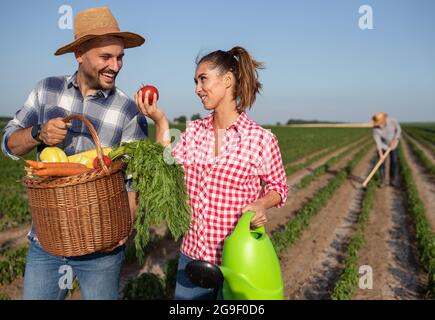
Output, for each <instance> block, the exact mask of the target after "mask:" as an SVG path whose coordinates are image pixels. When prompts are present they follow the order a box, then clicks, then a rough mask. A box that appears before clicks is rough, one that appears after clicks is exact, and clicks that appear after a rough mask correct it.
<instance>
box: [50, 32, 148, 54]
mask: <svg viewBox="0 0 435 320" xmlns="http://www.w3.org/2000/svg"><path fill="white" fill-rule="evenodd" d="M102 36H115V37H120V38H122V39H123V41H124V48H125V49H128V48H134V47H139V46H141V45H142V44H144V42H145V39H144V38H143V37H142V36H140V35H138V34H136V33H133V32H109V33H104V34H87V35H85V36H83V37H81V38H79V39H76V40H75V41H73V42H71V43H69V44H67V45H66V46H63V47H61V48H59V49H57V51H56V52H55V53H54V55H55V56H60V55H62V54H65V53H69V52H74V49H75V48H76V47H77V46H78V45H80V44H82V43H84V42H86V41H88V40H91V39H93V38H97V37H102Z"/></svg>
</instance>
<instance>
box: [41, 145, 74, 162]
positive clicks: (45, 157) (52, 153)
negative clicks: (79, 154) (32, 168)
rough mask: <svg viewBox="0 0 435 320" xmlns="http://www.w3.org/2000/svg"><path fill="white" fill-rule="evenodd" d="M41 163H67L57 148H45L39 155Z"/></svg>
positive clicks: (63, 153)
mask: <svg viewBox="0 0 435 320" xmlns="http://www.w3.org/2000/svg"><path fill="white" fill-rule="evenodd" d="M39 158H40V159H41V161H45V162H68V157H67V156H66V154H65V152H63V150H62V149H61V148H59V147H46V148H44V150H42V152H41V154H40V155H39Z"/></svg>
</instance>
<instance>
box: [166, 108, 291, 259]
mask: <svg viewBox="0 0 435 320" xmlns="http://www.w3.org/2000/svg"><path fill="white" fill-rule="evenodd" d="M221 136H222V137H221V138H219V141H220V145H221V148H220V154H219V156H217V157H215V155H214V140H215V138H214V131H213V113H212V114H210V115H208V116H207V117H206V118H204V119H202V120H196V121H192V122H190V123H189V124H188V126H187V128H186V130H185V132H184V133H183V134H182V136H181V139H180V141H178V142H177V143H176V145H175V147H174V148H173V150H172V155H173V157H174V158H175V159H176V160H177V162H179V163H180V164H182V166H183V168H184V173H185V182H186V186H187V191H188V194H189V202H190V206H191V208H192V222H191V225H190V228H189V230H188V231H187V233H186V234H185V236H184V238H183V242H182V245H181V252H183V253H184V254H185V255H187V256H189V257H191V258H194V259H201V260H206V261H209V262H212V263H217V264H220V263H221V259H222V248H223V242H224V239H225V238H226V237H227V236H228V235H229V234H230V233H231V232H232V231H233V229H234V228H235V226H236V224H237V221H238V219H239V217H240V216H241V209H242V208H243V207H245V206H246V205H248V204H250V203H252V202H254V201H255V200H257V199H258V198H260V197H262V196H264V195H265V194H267V193H268V192H269V191H271V190H275V191H276V192H278V193H279V194H280V195H281V202H280V203H279V204H278V205H277V207H278V208H279V207H281V206H283V205H284V203H285V201H286V199H287V194H288V187H287V178H286V174H285V171H284V167H283V164H282V158H281V153H280V151H279V147H278V141H277V139H276V137H275V135H273V134H272V133H271V132H270V131H268V130H266V129H264V128H262V127H261V126H259V125H258V124H256V123H254V121H252V120H251V119H249V118H248V117H247V115H246V113H244V112H243V113H241V114H240V116H239V117H238V119H237V120H236V121H235V122H234V123H233V124H232V125H231V126H230V127H229V128H228V129H227V130H225V131H224V133H223V132H222V134H221ZM263 183H264V188H263Z"/></svg>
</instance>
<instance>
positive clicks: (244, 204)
mask: <svg viewBox="0 0 435 320" xmlns="http://www.w3.org/2000/svg"><path fill="white" fill-rule="evenodd" d="M260 68H262V64H261V63H260V62H258V61H256V60H255V59H254V58H252V57H251V56H250V54H249V53H248V52H247V51H246V50H245V49H243V48H241V47H234V48H233V49H231V50H230V51H220V50H219V51H215V52H212V53H210V54H208V55H206V56H204V57H202V58H201V59H199V61H197V68H196V72H195V84H196V94H197V95H198V97H199V98H200V99H201V102H202V104H203V105H204V107H205V109H206V110H210V111H212V112H211V114H209V115H208V116H207V117H205V118H204V119H202V120H196V121H192V122H190V123H189V124H188V126H187V128H186V130H185V132H184V133H183V135H182V136H181V140H180V141H178V143H177V144H176V145H175V147H174V148H173V149H172V155H173V156H174V158H175V159H176V160H177V161H178V162H179V163H180V164H182V166H183V169H184V173H185V181H186V185H187V190H188V193H189V198H190V199H189V201H190V206H191V208H192V223H191V226H190V228H189V230H188V231H187V233H186V234H185V236H184V238H183V242H182V245H181V250H180V251H181V253H180V260H179V265H178V273H177V285H176V289H175V299H189V300H192V299H215V298H216V295H217V290H213V289H204V288H199V287H196V286H195V285H193V284H192V283H191V282H190V281H189V279H188V277H187V275H186V272H185V267H186V265H187V263H188V262H190V261H192V260H193V259H199V260H205V261H209V262H211V263H216V264H220V263H221V259H222V247H223V241H224V239H225V238H226V237H227V236H228V235H229V234H230V233H231V232H232V231H233V229H234V228H235V226H236V224H237V221H238V219H239V217H240V216H241V215H242V214H243V213H244V212H246V211H250V210H252V211H255V212H256V215H255V217H254V218H253V219H252V221H251V224H252V227H253V228H255V227H259V226H261V225H264V224H265V223H266V221H267V220H266V210H267V209H269V208H271V207H274V206H276V207H281V206H283V205H284V203H285V201H286V198H287V193H288V188H287V182H286V175H285V171H284V168H283V165H282V159H281V153H280V151H279V147H278V142H277V139H276V137H275V136H274V135H273V134H272V133H271V132H269V131H268V130H266V129H263V128H262V127H261V126H259V125H258V124H256V123H255V122H254V121H252V120H251V119H249V118H248V116H247V115H246V113H245V110H246V109H248V108H250V107H251V106H252V104H253V103H254V101H255V98H256V95H257V94H258V93H259V91H260V89H261V83H260V82H259V81H258V72H257V70H258V69H260ZM148 94H149V92H146V93H145V99H143V96H142V93H139V94H138V95H136V96H135V100H136V104H137V105H138V107H139V108H140V110H141V111H142V112H143V113H144V114H145V115H146V116H148V117H150V118H151V119H152V120H153V121H154V122H155V125H156V141H157V142H159V143H161V144H163V145H165V146H167V145H168V144H169V141H170V139H169V137H168V132H169V131H168V129H169V125H168V121H167V119H166V117H165V114H164V113H163V111H162V110H160V109H158V108H157V105H156V98H157V97H156V95H154V97H153V98H154V100H153V104H151V105H150V104H149V103H148ZM143 101H145V102H143ZM263 183H264V184H265V185H264V188H263Z"/></svg>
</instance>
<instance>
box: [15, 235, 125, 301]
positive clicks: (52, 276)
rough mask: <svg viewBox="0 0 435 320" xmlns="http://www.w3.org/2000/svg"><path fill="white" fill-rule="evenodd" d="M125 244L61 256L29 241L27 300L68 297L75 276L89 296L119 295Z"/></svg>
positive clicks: (102, 297)
mask: <svg viewBox="0 0 435 320" xmlns="http://www.w3.org/2000/svg"><path fill="white" fill-rule="evenodd" d="M123 260H124V246H121V247H119V248H116V249H115V250H113V251H111V252H108V253H93V254H89V255H85V256H80V257H58V256H55V255H52V254H50V253H48V252H46V251H45V250H44V249H43V248H41V247H40V246H39V245H38V244H37V243H35V242H34V241H31V242H30V247H29V253H28V255H27V262H26V270H25V274H24V297H23V298H24V299H25V300H61V299H65V297H66V294H67V293H68V289H71V284H72V280H73V279H74V278H76V277H77V278H78V280H79V283H80V292H81V295H82V297H83V299H86V300H116V299H118V295H119V293H118V290H119V278H120V273H121V266H122V262H123Z"/></svg>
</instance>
